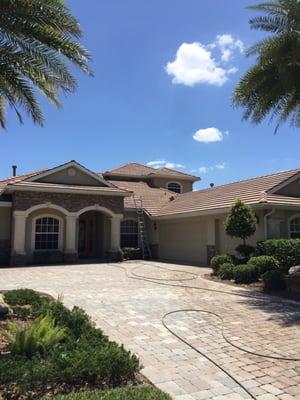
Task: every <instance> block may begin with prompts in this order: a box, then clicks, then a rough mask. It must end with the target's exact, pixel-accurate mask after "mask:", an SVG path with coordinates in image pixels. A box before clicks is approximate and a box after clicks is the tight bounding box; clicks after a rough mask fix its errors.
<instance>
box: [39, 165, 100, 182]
mask: <svg viewBox="0 0 300 400" xmlns="http://www.w3.org/2000/svg"><path fill="white" fill-rule="evenodd" d="M71 168H72V169H74V170H75V171H76V174H75V175H74V176H69V175H68V170H66V169H64V170H62V171H58V172H55V173H53V174H51V175H48V176H46V177H44V178H41V179H40V180H38V181H37V182H47V183H60V184H66V185H83V186H105V185H103V184H101V182H99V181H98V180H97V179H94V178H93V177H92V176H90V175H87V174H85V173H84V172H82V171H80V170H79V169H77V168H76V169H75V168H74V167H71Z"/></svg>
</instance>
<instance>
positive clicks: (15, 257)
mask: <svg viewBox="0 0 300 400" xmlns="http://www.w3.org/2000/svg"><path fill="white" fill-rule="evenodd" d="M27 263H28V259H27V256H26V254H12V255H11V257H10V266H11V267H23V266H24V265H27Z"/></svg>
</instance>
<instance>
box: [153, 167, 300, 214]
mask: <svg viewBox="0 0 300 400" xmlns="http://www.w3.org/2000/svg"><path fill="white" fill-rule="evenodd" d="M299 172H300V168H299V169H294V170H290V171H284V172H279V173H276V174H272V175H266V176H261V177H256V178H251V179H246V180H243V181H239V182H234V183H229V184H226V185H221V186H215V187H213V188H208V189H203V190H198V191H195V192H188V193H185V194H182V195H180V196H178V197H176V199H175V200H174V201H172V202H170V203H168V204H166V205H164V206H163V207H162V208H161V209H160V211H159V212H158V213H157V214H156V215H157V216H163V215H171V214H181V213H188V212H193V211H199V212H201V211H209V210H214V209H219V208H227V207H230V206H231V205H232V204H233V203H234V202H235V201H236V199H241V200H243V201H244V202H245V203H247V204H257V203H264V202H266V203H268V202H270V203H272V202H274V204H279V203H281V204H290V205H299V206H300V198H296V197H288V196H281V195H275V194H271V193H267V192H268V191H270V190H271V189H272V188H274V187H275V186H277V185H279V184H280V183H282V182H283V181H285V180H287V179H289V178H291V177H293V176H294V175H296V174H297V173H299Z"/></svg>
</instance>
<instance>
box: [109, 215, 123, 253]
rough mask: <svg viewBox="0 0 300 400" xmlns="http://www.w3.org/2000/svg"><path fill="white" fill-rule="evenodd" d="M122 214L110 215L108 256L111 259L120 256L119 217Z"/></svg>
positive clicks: (120, 217)
mask: <svg viewBox="0 0 300 400" xmlns="http://www.w3.org/2000/svg"><path fill="white" fill-rule="evenodd" d="M122 218H123V215H119V214H116V215H114V216H113V217H111V231H110V255H109V256H110V258H111V259H112V260H119V259H120V258H122V253H121V247H120V233H121V219H122Z"/></svg>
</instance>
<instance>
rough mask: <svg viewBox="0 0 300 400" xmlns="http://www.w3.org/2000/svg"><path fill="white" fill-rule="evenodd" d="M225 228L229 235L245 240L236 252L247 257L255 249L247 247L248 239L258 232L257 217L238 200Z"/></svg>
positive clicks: (232, 208)
mask: <svg viewBox="0 0 300 400" xmlns="http://www.w3.org/2000/svg"><path fill="white" fill-rule="evenodd" d="M224 226H225V231H226V233H227V235H229V236H231V237H237V238H240V239H242V240H243V245H240V246H238V247H237V248H236V250H237V251H238V252H239V253H241V254H243V255H244V256H245V257H247V256H248V255H249V254H250V253H251V252H252V250H253V249H252V247H251V246H247V245H246V239H248V238H249V237H250V236H252V235H253V234H254V233H255V231H256V217H255V214H254V212H253V210H252V208H251V207H250V206H248V205H247V204H245V203H243V202H242V201H241V200H237V201H236V202H235V204H234V205H233V206H232V207H231V209H230V211H229V214H228V215H227V218H226V220H225V224H224Z"/></svg>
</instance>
